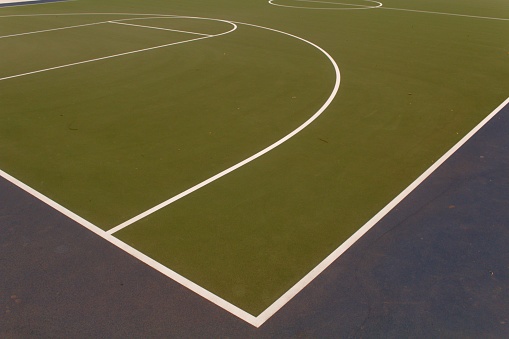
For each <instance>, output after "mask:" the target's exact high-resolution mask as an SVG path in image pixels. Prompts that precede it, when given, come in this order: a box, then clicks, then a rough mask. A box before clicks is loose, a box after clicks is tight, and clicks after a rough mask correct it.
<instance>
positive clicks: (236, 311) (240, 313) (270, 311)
mask: <svg viewBox="0 0 509 339" xmlns="http://www.w3.org/2000/svg"><path fill="white" fill-rule="evenodd" d="M87 14H88V15H118V14H120V13H77V14H70V13H69V14H61V15H87ZM122 14H123V15H133V16H136V15H137V16H150V15H152V14H133V13H122ZM45 15H51V14H45ZM155 15H158V16H161V15H159V14H155ZM18 16H19V15H18ZM21 16H32V15H21ZM34 16H35V15H34ZM36 16H40V15H36ZM4 17H9V16H4ZM163 17H168V18H170V17H174V16H169V15H168V16H163ZM202 19H206V18H202ZM132 20H134V19H132ZM210 20H215V19H210ZM114 21H115V22H119V21H120V20H114ZM225 22H226V21H225ZM229 23H232V24H234V25H235V24H238V25H246V26H251V27H257V28H261V29H265V30H269V31H273V32H277V33H281V34H284V35H287V36H290V37H293V38H296V39H298V40H301V41H303V42H305V43H308V44H310V45H311V46H313V47H315V48H317V49H318V50H320V51H321V52H322V53H324V54H325V55H326V56H327V58H328V59H329V61H330V62H331V63H332V65H333V68H334V71H335V73H336V82H335V85H334V88H333V90H332V93H331V95H330V96H329V98H328V100H327V101H326V102H325V103H324V105H323V106H322V107H321V108H320V110H319V111H317V112H316V113H315V114H314V115H313V116H312V117H311V118H309V119H308V120H307V121H306V122H305V123H304V124H303V125H301V126H300V127H299V128H298V129H296V130H295V131H293V132H292V133H290V134H288V135H287V136H285V137H284V138H283V139H281V140H280V141H278V142H277V143H275V144H273V145H271V146H269V147H268V148H266V149H264V150H262V151H260V152H259V153H257V154H255V155H253V156H252V157H250V158H248V159H246V160H244V161H243V162H241V163H239V164H238V165H235V166H233V167H230V168H229V169H227V170H225V171H223V172H221V173H219V174H218V175H216V176H214V177H212V178H210V179H208V180H206V182H207V183H206V182H203V183H202V184H203V185H202V186H200V187H196V186H195V187H194V188H195V189H194V190H193V191H195V190H196V189H199V188H201V187H203V186H205V185H206V184H208V183H210V182H212V181H214V180H217V179H219V178H220V177H221V176H224V175H226V174H228V173H230V172H232V171H234V170H235V169H238V168H240V167H241V166H243V165H244V164H246V163H247V162H246V161H248V160H249V161H248V162H250V161H253V160H254V159H256V158H257V157H260V156H262V155H263V154H265V153H267V152H269V151H270V150H272V149H274V148H276V147H277V146H279V145H280V144H282V143H283V142H285V141H287V140H288V139H290V138H291V137H293V136H294V135H295V134H297V133H299V132H300V131H301V130H302V129H304V128H305V127H307V126H308V125H309V124H310V123H312V122H313V121H314V120H316V118H318V117H319V116H320V115H321V114H322V113H323V112H324V111H325V110H326V108H327V107H328V106H329V105H330V103H331V102H332V100H333V99H334V97H335V96H336V94H337V92H338V90H339V83H340V73H339V67H338V66H337V64H336V62H335V61H334V59H333V58H332V57H331V56H330V55H329V54H328V53H327V52H326V51H325V50H323V49H322V48H320V47H319V46H317V45H315V44H313V43H312V42H309V41H307V40H305V39H303V38H300V37H298V36H295V35H292V34H289V33H286V32H282V31H278V30H275V29H271V28H267V27H263V26H257V25H252V24H246V23H241V22H233V21H232V22H229ZM235 27H236V26H235ZM152 28H153V27H152ZM222 34H226V33H222ZM204 38H207V37H201V38H198V39H204ZM198 39H193V40H198ZM190 41H191V40H190ZM170 45H172V44H168V45H162V46H158V47H157V48H162V47H166V46H170ZM154 48H156V47H154ZM154 48H150V49H154ZM145 50H149V49H144V50H138V51H133V52H129V53H122V54H117V55H115V56H110V57H107V58H112V57H117V56H122V55H126V54H131V53H137V52H141V51H145ZM103 59H104V58H103ZM94 60H95V61H97V60H100V59H94ZM77 64H78V63H75V64H72V66H74V65H77ZM69 66H71V64H70V65H69ZM69 66H66V67H69ZM47 70H49V69H47ZM33 73H35V72H32V73H27V74H25V75H28V74H33ZM9 78H11V77H8V78H3V79H0V81H1V80H7V79H9ZM508 104H509V98H507V99H506V100H505V101H504V102H503V103H502V104H501V105H500V106H498V107H497V108H496V109H495V110H494V111H493V112H492V113H491V114H490V115H488V116H487V117H486V118H485V119H484V120H483V121H481V122H480V123H479V124H478V125H477V126H476V127H475V128H474V129H473V130H472V131H470V132H469V133H468V134H467V135H466V136H465V137H463V138H462V139H461V140H460V141H459V142H458V143H457V144H456V145H455V146H454V147H452V148H451V149H450V150H449V151H448V152H447V153H446V154H444V155H443V156H442V157H441V158H440V159H439V160H438V161H437V162H435V163H434V164H433V166H431V167H430V168H429V169H428V170H426V171H425V172H424V173H423V174H422V175H421V176H420V177H419V178H418V179H416V180H415V181H414V182H413V183H412V184H411V185H410V186H408V187H407V188H406V189H405V190H404V191H403V192H401V193H400V194H399V195H398V196H397V197H396V198H395V199H393V200H392V201H391V202H390V203H389V204H388V205H387V206H385V207H384V208H383V209H382V210H381V211H380V212H378V213H377V214H376V215H375V216H374V217H373V218H372V219H371V220H370V221H368V222H367V223H366V224H365V225H363V226H362V227H361V228H360V229H359V230H358V231H357V232H356V233H355V234H353V235H352V236H351V237H350V238H349V239H348V240H347V241H345V242H344V243H343V244H341V245H340V246H339V247H338V248H337V249H336V250H335V251H334V252H332V253H331V254H330V255H329V256H327V257H326V258H325V259H324V260H323V261H322V262H321V263H320V264H319V265H318V266H316V267H315V268H314V269H313V270H311V271H310V272H309V273H308V274H307V275H306V276H304V277H303V278H302V279H301V280H300V281H299V282H298V283H297V284H295V285H294V286H293V287H292V288H291V289H290V290H288V291H287V292H286V293H284V294H283V295H282V296H281V297H280V298H279V299H278V300H276V301H275V302H274V303H273V304H272V305H270V306H269V307H268V308H267V309H266V310H264V311H263V312H262V313H261V314H260V315H258V316H257V317H255V316H253V315H251V314H249V313H247V312H245V311H244V310H242V309H240V308H238V307H237V306H235V305H233V304H231V303H229V302H227V301H226V300H224V299H222V298H220V297H218V296H217V295H215V294H213V293H211V292H210V291H208V290H206V289H204V288H202V287H201V286H199V285H197V284H195V283H194V282H192V281H190V280H188V279H187V278H185V277H183V276H181V275H179V274H178V273H176V272H174V271H172V270H171V269H169V268H168V267H165V266H164V265H162V264H160V263H158V262H157V261H155V260H153V259H151V258H150V257H148V256H146V255H145V254H143V253H141V252H139V251H138V250H136V249H134V248H133V247H131V246H129V245H127V244H125V243H124V242H122V241H120V240H119V239H117V238H115V237H114V236H112V235H111V234H109V232H105V231H103V230H102V229H100V228H98V227H97V226H95V225H94V224H92V223H90V222H88V221H87V220H85V219H83V218H82V217H80V216H78V215H77V214H75V213H73V212H72V211H70V210H68V209H66V208H65V207H63V206H61V205H60V204H58V203H56V202H54V201H53V200H51V199H49V198H48V197H46V196H44V195H43V194H42V193H40V192H37V191H36V190H34V189H32V188H31V187H29V186H27V185H26V184H24V183H22V182H21V181H19V180H18V179H16V178H14V177H12V176H10V175H9V174H8V173H6V172H4V171H2V170H0V175H1V176H2V177H4V178H5V179H6V180H8V181H10V182H12V183H13V184H15V185H17V186H18V187H20V188H21V189H23V190H25V191H27V192H28V193H30V194H32V195H33V196H35V197H36V198H38V199H40V200H41V201H43V202H45V203H46V204H48V205H49V206H51V207H53V208H55V209H56V210H58V211H60V212H61V213H63V214H64V215H66V216H68V217H69V218H71V219H73V220H75V221H76V222H78V223H80V224H81V225H83V226H84V227H85V228H87V229H89V230H90V231H92V232H94V233H95V234H97V235H99V236H100V237H102V238H104V239H105V240H107V241H109V242H110V243H112V244H114V245H115V246H117V247H119V248H120V249H122V250H124V251H126V252H127V253H130V254H131V255H133V256H134V257H136V258H138V259H139V260H141V261H142V262H144V263H146V264H148V265H149V266H151V267H153V268H154V269H156V270H158V271H159V272H161V273H163V274H165V275H166V276H168V277H170V278H171V279H173V280H175V281H177V282H178V283H180V284H182V285H183V286H186V287H187V288H189V289H190V290H192V291H194V292H195V293H197V294H199V295H201V296H202V297H204V298H206V299H208V300H209V301H211V302H213V303H215V304H216V305H218V306H220V307H221V308H223V309H225V310H226V311H228V312H230V313H232V314H233V315H235V316H237V317H239V318H240V319H243V320H244V321H246V322H248V323H250V324H251V325H253V326H255V327H259V326H261V325H262V324H263V323H264V322H265V321H267V320H268V319H269V318H270V317H271V316H272V315H274V314H275V313H276V312H277V311H278V310H279V309H281V308H282V307H283V306H284V305H285V304H286V303H287V302H288V301H289V300H291V299H292V298H293V297H294V296H295V295H296V294H298V293H299V292H300V291H301V290H302V289H303V288H304V287H305V286H307V285H308V284H309V283H310V282H311V281H312V280H313V279H314V278H316V277H317V276H318V275H319V274H320V273H321V272H323V271H324V270H325V269H326V268H327V267H328V266H329V265H330V264H331V263H332V262H334V261H335V260H336V259H337V258H338V257H339V256H340V255H341V254H342V253H344V252H345V251H346V250H347V249H348V248H349V247H350V246H351V245H352V244H353V243H355V242H356V241H357V240H358V239H359V238H360V237H361V236H362V235H364V234H365V233H366V232H367V231H368V230H369V229H371V228H372V227H373V226H374V225H375V224H376V223H377V222H378V221H379V220H380V219H381V218H382V217H384V216H385V215H386V214H387V213H388V212H389V211H390V210H392V209H393V208H394V207H395V206H396V205H397V204H398V203H399V202H401V201H402V200H403V199H404V198H405V197H406V196H407V195H408V194H410V192H412V191H413V190H414V189H415V188H416V187H417V186H419V185H420V184H421V183H422V182H423V181H424V180H425V179H426V178H427V177H428V176H429V175H430V174H431V173H433V172H434V171H435V170H436V169H437V168H438V167H439V166H440V165H441V164H442V163H443V162H445V161H446V160H447V159H448V158H449V157H450V156H451V155H452V154H454V153H455V152H456V151H457V150H458V149H459V148H460V147H461V146H462V145H463V144H464V143H465V142H466V141H468V140H469V139H470V138H471V137H472V136H473V135H474V134H475V133H476V132H477V131H478V130H479V129H480V128H482V127H483V126H484V125H485V124H486V123H487V122H488V121H490V120H491V119H492V118H493V117H494V116H495V115H496V114H497V113H498V112H499V111H500V110H501V109H502V108H503V107H504V106H506V105H508ZM219 175H220V176H219ZM209 180H212V181H209ZM200 185H201V184H200ZM197 186H198V185H197ZM191 189H192V188H191ZM191 189H189V190H188V191H190V190H191ZM188 191H185V192H183V193H186V192H188ZM183 193H181V194H183ZM190 193H191V192H188V193H186V194H185V195H187V194H190ZM185 195H183V196H185ZM183 196H182V197H183ZM174 198H175V197H174ZM174 198H172V199H174ZM180 198H181V197H180ZM180 198H179V199H180ZM172 199H169V200H168V201H166V202H164V203H167V204H170V203H171V202H170V200H172ZM164 203H163V204H164ZM162 207H164V206H161V207H160V208H162ZM110 231H111V230H110Z"/></svg>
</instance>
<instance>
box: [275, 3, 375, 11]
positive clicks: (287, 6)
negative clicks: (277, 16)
mask: <svg viewBox="0 0 509 339" xmlns="http://www.w3.org/2000/svg"><path fill="white" fill-rule="evenodd" d="M274 1H277V0H269V1H268V3H269V4H270V5H273V6H279V7H286V8H298V9H311V10H317V9H319V10H333V11H348V10H360V9H374V8H380V7H382V6H383V4H382V3H381V2H378V1H374V0H363V1H366V2H372V3H376V4H377V5H376V6H367V5H354V4H347V3H340V2H329V1H317V0H293V1H298V2H312V3H323V4H332V5H343V6H352V7H357V8H338V7H304V6H292V5H281V4H277V3H275V2H274Z"/></svg>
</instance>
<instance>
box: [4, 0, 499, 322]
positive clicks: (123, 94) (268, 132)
mask: <svg viewBox="0 0 509 339" xmlns="http://www.w3.org/2000/svg"><path fill="white" fill-rule="evenodd" d="M289 2H290V1H289V0H284V3H289ZM357 2H358V1H357ZM357 2H356V3H357ZM281 3H283V1H282V2H281ZM384 7H387V8H409V9H417V10H425V11H435V12H449V13H460V14H464V15H476V16H495V17H502V18H503V17H505V18H509V4H508V3H507V2H506V1H500V0H498V1H495V0H491V1H483V2H480V1H473V0H470V1H459V0H457V1H410V2H409V1H395V0H393V1H386V2H384ZM0 11H1V13H2V14H3V15H8V14H30V13H58V12H60V13H74V12H115V13H120V12H122V13H127V12H129V13H153V14H176V15H187V16H199V17H208V18H218V19H226V20H234V21H241V22H246V23H252V24H257V25H262V26H266V27H270V28H275V29H279V30H283V31H285V32H288V33H292V34H295V35H298V36H301V37H303V38H305V39H308V40H310V41H312V42H314V43H316V44H318V45H319V46H321V47H322V48H324V49H325V50H327V51H328V52H329V53H330V54H331V55H332V56H333V57H334V59H335V60H336V61H337V62H338V64H339V67H340V69H341V76H342V82H341V87H340V91H339V95H338V97H337V98H336V100H335V101H334V102H333V104H332V106H331V107H330V108H329V109H328V110H327V111H326V112H325V113H324V115H323V116H322V117H320V118H319V119H318V120H317V121H316V122H315V123H314V124H312V125H311V126H310V127H308V128H307V129H306V130H304V131H303V132H302V133H301V134H299V135H298V136H296V137H295V138H293V139H292V140H290V141H289V142H287V143H286V144H284V145H283V146H281V147H280V148H278V149H277V150H275V151H273V152H271V153H269V154H267V155H266V156H264V157H263V158H260V159H258V160H256V161H255V162H253V163H251V164H249V165H248V166H246V167H244V168H242V169H240V170H238V171H236V172H234V173H232V174H230V175H228V176H226V177H224V178H222V179H220V180H219V181H217V182H215V183H213V184H211V185H210V186H207V187H206V188H203V189H201V190H200V191H197V192H195V193H193V194H191V195H189V196H187V197H185V198H184V199H182V200H180V201H178V202H176V203H175V204H173V205H171V206H169V207H167V208H165V209H163V210H161V211H159V212H157V213H155V214H153V215H151V216H150V217H148V218H146V219H143V220H142V221H140V222H138V223H136V224H134V225H132V226H130V227H128V228H126V229H124V230H122V231H120V232H119V233H117V234H116V236H118V237H119V238H120V239H121V240H123V241H125V242H127V243H129V244H131V245H132V246H134V247H136V248H138V249H139V250H141V251H142V252H144V253H147V254H148V255H149V256H151V257H153V258H154V259H156V260H158V261H159V262H161V263H163V264H164V265H166V266H168V267H169V268H171V269H173V270H175V271H177V272H178V273H180V274H182V275H183V276H185V277H187V278H189V279H191V280H192V281H194V282H196V283H198V284H199V285H201V286H203V287H205V288H207V289H209V290H210V291H211V292H213V293H215V294H217V295H219V296H221V297H223V298H225V299H226V300H228V301H230V302H232V303H234V304H235V305H237V306H239V307H241V308H243V309H245V310H246V311H248V312H250V313H252V314H255V315H256V314H258V313H260V312H261V311H262V310H263V309H265V308H266V307H267V306H269V305H270V304H271V303H272V302H273V301H274V300H275V299H277V297H279V296H280V295H281V294H282V293H284V292H285V291H286V290H287V289H288V288H290V287H291V286H292V285H293V284H294V283H295V282H297V281H298V280H299V279H300V278H301V277H302V276H303V275H305V274H306V273H307V272H309V271H310V270H311V269H312V268H313V267H314V265H316V264H317V263H318V262H320V261H321V260H322V259H323V258H324V257H325V256H326V255H328V254H329V253H330V252H331V251H333V250H334V249H335V248H337V247H338V246H339V245H340V244H341V243H342V242H344V241H345V240H346V239H347V238H348V237H349V236H350V235H351V234H352V233H353V232H355V231H356V230H357V229H358V228H359V227H361V226H362V225H363V224H364V223H365V222H366V221H368V220H369V219H370V218H371V217H372V216H373V215H374V214H375V213H376V212H377V211H378V210H380V209H381V208H382V207H383V206H384V205H386V204H387V203H388V202H389V201H390V200H391V199H392V198H394V197H395V196H396V195H397V194H398V193H399V192H401V191H402V190H403V189H404V188H405V187H406V186H408V184H409V183H410V182H412V181H413V180H414V179H415V178H416V177H418V176H419V175H420V174H421V173H422V172H423V171H424V170H425V169H427V168H428V167H429V166H430V165H431V164H432V163H433V162H434V161H436V160H437V159H438V158H439V157H440V156H441V155H442V154H443V153H444V152H445V151H446V150H447V149H449V148H450V147H451V146H452V145H453V144H454V143H455V142H457V141H458V140H459V139H460V138H461V137H462V136H463V135H465V134H466V133H467V132H468V131H469V130H470V129H472V128H473V127H474V126H475V125H476V124H477V123H478V122H479V121H480V120H481V119H482V118H484V117H485V116H486V115H487V114H489V113H490V112H491V111H492V110H493V109H494V108H495V107H496V106H497V105H498V104H499V103H501V102H502V101H503V100H504V99H505V98H506V97H507V96H508V94H509V81H508V79H509V54H508V53H509V40H508V38H507V37H508V36H509V21H500V20H499V21H497V20H487V19H476V18H466V17H457V16H446V15H437V14H429V13H415V12H405V11H396V10H390V9H377V10H353V11H352V10H349V11H320V10H300V9H285V8H278V7H274V6H270V5H268V4H267V2H266V1H264V0H259V1H258V0H249V1H248V0H222V1H209V0H202V1H198V0H186V1H169V0H167V1H163V0H160V1H155V0H151V1H147V0H145V1H104V0H102V1H99V0H97V1H86V0H80V1H77V2H69V3H60V4H51V5H42V6H29V7H18V8H11V9H1V10H0ZM125 17H126V16H114V15H107V16H92V15H88V16H73V17H69V16H62V17H36V18H21V17H20V18H5V19H4V18H0V35H5V34H15V33H19V32H25V31H31V30H39V29H47V28H52V27H61V26H68V25H75V24H83V23H89V22H97V21H103V20H111V19H119V18H125ZM179 20H182V21H181V22H180V23H175V22H173V23H172V21H171V20H168V21H167V20H166V19H165V20H162V21H161V22H159V20H151V21H148V20H147V21H146V22H145V23H142V22H141V21H140V22H137V23H138V24H151V25H157V26H159V27H173V28H176V29H179V28H177V26H178V27H180V29H183V30H193V29H194V30H195V31H196V32H202V30H204V31H205V32H214V33H217V31H221V30H222V29H223V28H225V26H224V24H221V23H217V22H213V23H206V22H203V21H197V20H188V19H186V20H184V19H179ZM163 21H164V23H163ZM133 23H134V22H133ZM172 25H177V26H172ZM188 38H189V37H188V36H187V35H182V34H177V33H171V32H163V31H153V30H146V29H139V28H134V27H120V26H114V25H112V24H107V25H100V26H92V27H87V28H79V29H74V30H67V31H60V32H52V33H44V35H42V34H39V35H37V36H26V37H17V38H12V39H0V50H1V52H2V55H3V56H2V58H1V59H0V77H3V76H8V75H12V74H18V73H22V72H29V71H31V70H35V69H41V68H44V67H51V66H54V65H59V64H63V63H66V62H76V61H79V60H82V59H87V58H94V57H99V56H103V55H110V54H114V53H119V52H124V51H128V50H134V49H138V48H144V47H149V46H155V45H159V44H164V43H168V42H171V41H178V40H179V39H180V40H182V39H188ZM48 46H51V48H49V47H48ZM333 81H334V74H333V70H332V67H331V65H330V63H329V62H328V60H327V59H326V58H325V57H324V56H323V55H322V54H320V53H319V52H318V51H317V50H316V49H313V48H312V47H311V46H309V45H306V44H304V43H302V42H300V41H298V40H295V39H292V38H289V37H287V36H284V35H280V34H277V33H274V32H269V31H266V30H262V29H256V28H252V27H246V26H241V27H239V30H238V31H236V32H234V33H232V34H230V35H227V36H223V37H219V38H215V39H209V40H204V41H198V42H191V43H188V44H185V45H180V46H173V47H170V48H167V49H160V50H157V51H152V52H147V53H143V54H135V55H131V56H125V57H122V58H118V59H114V60H110V61H104V62H103V61H101V62H97V63H91V64H87V65H82V66H77V67H73V68H68V69H65V70H64V69H62V70H56V71H51V72H47V73H41V74H38V75H31V76H27V77H22V78H18V79H11V80H6V81H0V168H1V169H3V170H5V171H7V172H8V173H10V174H12V175H14V176H15V177H16V178H18V179H20V180H22V181H24V182H26V183H27V184H29V185H30V186H32V187H34V188H35V189H37V190H39V191H40V192H42V193H44V194H46V195H48V196H49V197H51V198H52V199H54V200H56V201H57V202H59V203H61V204H62V205H63V206H65V207H67V208H69V209H70V210H72V211H74V212H76V213H77V214H79V215H81V216H83V217H85V218H86V219H88V220H90V221H92V222H93V223H95V224H97V225H98V226H99V227H102V228H104V229H108V228H111V227H113V226H115V225H116V224H118V223H120V222H122V221H124V220H126V219H128V218H130V217H132V216H134V215H136V214H138V213H140V212H142V211H144V210H146V209H148V208H150V207H152V206H153V205H155V204H157V203H159V202H161V201H163V200H165V199H168V198H170V197H172V196H173V195H175V194H178V193H180V192H181V191H183V190H185V189H187V188H189V187H190V186H192V185H194V184H196V183H198V182H200V181H202V180H204V179H206V178H208V177H209V176H211V175H214V174H216V173H217V172H219V171H221V170H223V169H225V168H227V167H229V166H231V165H233V164H235V163H236V162H238V161H240V160H242V159H244V158H246V157H248V156H249V155H251V154H253V153H255V152H257V151H258V150H260V149H262V148H264V147H266V146H268V145H269V144H271V143H272V142H274V141H275V140H278V139H279V138H281V137H282V136H284V135H285V134H287V133H288V132H290V131H291V130H293V129H294V128H296V127H297V126H298V125H300V124H301V123H302V122H303V121H305V120H306V119H307V118H308V117H309V116H311V115H312V114H313V113H314V112H315V111H316V110H317V108H318V107H320V105H321V104H322V103H323V102H324V100H325V99H326V98H327V96H328V95H329V93H330V91H331V89H332V86H333Z"/></svg>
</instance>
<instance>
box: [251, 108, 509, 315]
mask: <svg viewBox="0 0 509 339" xmlns="http://www.w3.org/2000/svg"><path fill="white" fill-rule="evenodd" d="M507 105H509V98H507V99H505V101H504V102H502V103H501V104H500V105H499V106H498V107H497V108H495V110H494V111H493V112H491V113H490V114H489V115H488V116H487V117H486V118H484V119H483V120H482V121H481V122H480V123H479V124H477V126H475V127H474V128H473V129H472V130H471V131H470V132H468V134H467V135H465V136H464V137H463V138H462V139H461V140H460V141H458V142H457V143H456V144H455V145H454V146H453V147H452V148H451V149H449V150H448V151H447V152H446V153H445V154H444V155H443V156H441V157H440V159H438V160H437V161H436V162H435V163H434V164H433V165H431V167H429V168H428V169H427V170H426V171H425V172H424V173H423V174H421V175H420V176H419V177H418V178H417V179H416V180H415V181H414V182H412V183H411V184H410V185H409V186H408V187H407V188H405V190H403V191H402V192H401V193H400V194H398V196H397V197H396V198H394V199H393V200H392V201H391V202H389V203H388V204H387V205H386V206H385V207H384V208H383V209H381V210H380V211H379V212H378V213H377V214H375V216H373V217H372V218H371V219H370V220H369V221H368V222H367V223H366V224H364V225H363V226H362V227H361V228H360V229H359V230H358V231H357V232H355V233H354V234H353V235H352V236H351V237H350V238H348V239H347V240H346V241H345V242H344V243H343V244H341V245H340V246H339V247H338V248H337V249H336V250H334V252H332V253H331V254H329V256H327V257H326V258H325V259H324V260H323V261H322V262H321V263H319V264H318V265H317V266H316V267H315V268H313V270H311V271H310V272H309V273H308V274H307V275H306V276H304V278H302V279H301V280H300V281H299V282H298V283H296V284H295V285H294V286H293V287H292V288H290V289H289V290H288V291H287V292H286V293H285V294H283V295H282V296H281V297H280V298H279V299H278V300H276V301H275V302H274V303H273V304H272V305H270V306H269V307H268V308H267V309H266V310H265V311H263V312H262V313H261V314H260V315H258V317H257V320H258V321H260V322H261V323H262V324H263V322H265V321H267V320H268V319H269V318H270V317H271V316H272V315H274V314H275V313H276V312H277V311H278V310H280V309H281V308H282V307H283V306H284V305H286V303H288V301H290V299H292V298H293V297H294V296H295V295H297V294H298V293H299V292H300V291H302V290H303V289H304V288H305V287H306V286H307V285H309V283H311V282H312V281H313V280H314V279H315V278H316V277H317V276H318V275H319V274H320V273H322V272H323V271H325V269H327V267H329V266H330V265H331V264H332V263H333V262H334V261H335V260H336V259H338V258H339V256H341V254H343V253H345V251H346V250H347V249H349V248H350V247H351V246H352V245H353V244H354V243H356V242H357V240H359V239H360V238H361V237H362V236H363V235H364V234H366V233H367V232H368V231H369V230H370V229H371V228H372V227H373V226H375V225H376V224H377V223H378V222H379V221H380V220H381V219H382V218H383V217H385V216H386V215H387V214H388V213H389V212H390V211H392V210H393V209H394V208H395V207H396V206H397V205H398V204H399V203H400V202H401V201H402V200H403V199H405V198H406V197H407V196H408V195H409V194H410V193H412V191H413V190H415V189H416V188H417V187H418V186H419V185H420V184H422V183H423V182H424V180H426V179H427V178H428V177H429V176H430V175H431V174H432V173H433V172H435V170H436V169H437V168H439V167H440V166H441V165H442V164H443V163H444V162H445V161H446V160H447V159H449V158H450V157H451V156H452V155H453V154H454V153H456V151H457V150H458V149H460V147H461V146H463V145H464V144H465V143H466V142H467V141H468V140H469V139H470V138H472V136H474V135H475V134H476V133H477V132H478V131H479V130H480V129H481V128H482V127H483V126H484V125H486V124H487V123H488V122H489V121H490V120H491V119H492V118H493V117H494V116H495V115H497V113H498V112H500V111H501V110H502V109H503V108H504V107H505V106H507Z"/></svg>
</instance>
